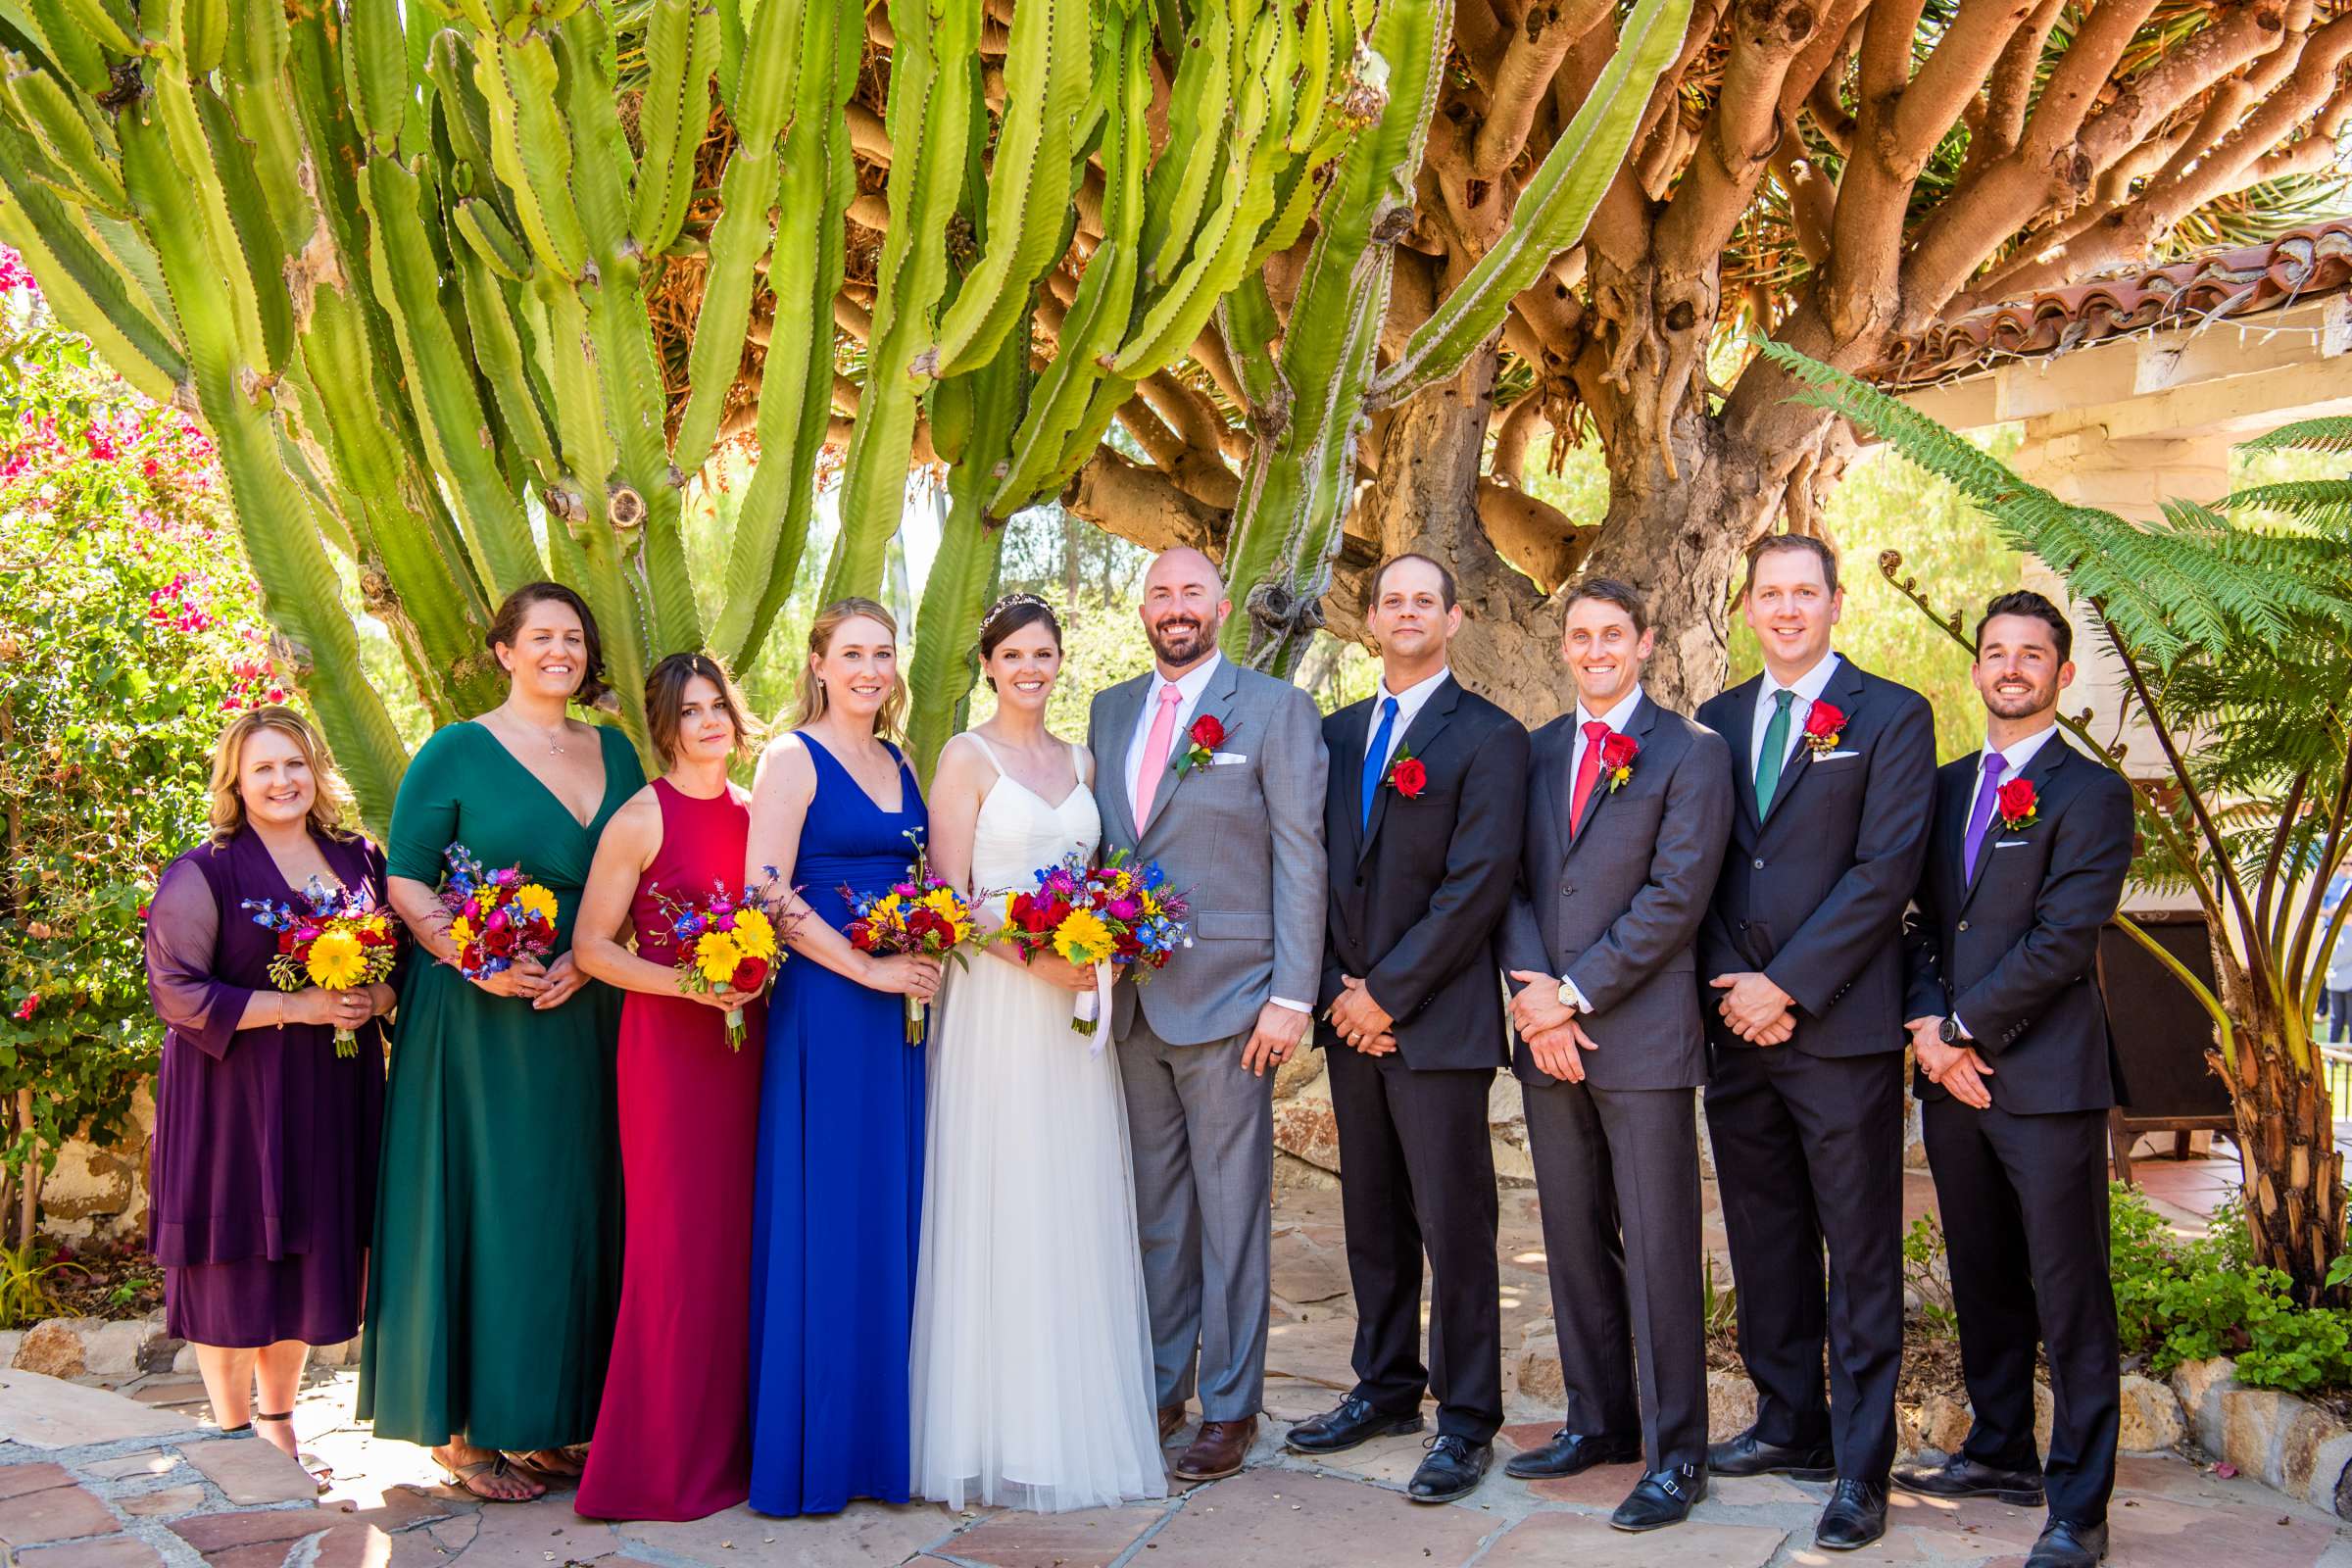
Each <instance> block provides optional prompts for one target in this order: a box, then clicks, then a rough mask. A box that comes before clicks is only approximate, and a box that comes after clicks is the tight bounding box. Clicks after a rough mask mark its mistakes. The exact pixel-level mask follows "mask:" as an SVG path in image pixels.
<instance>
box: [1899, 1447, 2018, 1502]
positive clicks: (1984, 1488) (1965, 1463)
mask: <svg viewBox="0 0 2352 1568" xmlns="http://www.w3.org/2000/svg"><path fill="white" fill-rule="evenodd" d="M1894 1484H1895V1485H1896V1486H1898V1487H1900V1488H1902V1489H1903V1490H1904V1491H1905V1492H1916V1493H1919V1494H1921V1495H1924V1496H1930V1497H1998V1498H2000V1499H2001V1501H2003V1502H2009V1503H2015V1504H2016V1505H2017V1506H2019V1507H2021V1508H2038V1507H2040V1506H2041V1477H2040V1476H2038V1475H2036V1474H2035V1473H2034V1472H2033V1471H2031V1470H2002V1469H1998V1468H1996V1467H1995V1466H1992V1465H1988V1464H1979V1463H1978V1462H1977V1461H1976V1460H1974V1459H1971V1458H1969V1457H1968V1456H1967V1455H1966V1454H1960V1453H1955V1454H1953V1455H1952V1456H1951V1457H1950V1458H1949V1459H1946V1460H1944V1461H1943V1463H1942V1464H1940V1465H1938V1466H1937V1467H1936V1468H1935V1469H1933V1470H1897V1471H1896V1472H1895V1473H1894Z"/></svg>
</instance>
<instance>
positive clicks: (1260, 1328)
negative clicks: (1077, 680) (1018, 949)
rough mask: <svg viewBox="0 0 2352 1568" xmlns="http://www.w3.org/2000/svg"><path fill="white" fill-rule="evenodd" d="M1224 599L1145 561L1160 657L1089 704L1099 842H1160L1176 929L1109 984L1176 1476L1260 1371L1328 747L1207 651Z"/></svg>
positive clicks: (1134, 852) (1280, 697)
mask: <svg viewBox="0 0 2352 1568" xmlns="http://www.w3.org/2000/svg"><path fill="white" fill-rule="evenodd" d="M1232 612H1233V605H1232V603H1231V601H1229V600H1228V599H1227V598H1226V597H1225V585H1224V582H1223V581H1222V579H1220V578H1219V576H1218V574H1217V568H1216V567H1215V565H1213V564H1211V563H1210V562H1209V559H1208V558H1207V557H1206V556H1204V555H1202V554H1201V552H1200V551H1198V550H1189V549H1176V550H1170V551H1168V552H1167V553H1165V554H1164V555H1162V556H1160V557H1159V558H1158V559H1157V560H1155V561H1154V562H1152V567H1151V570H1150V571H1148V572H1147V573H1145V576H1144V602H1143V606H1142V613H1143V621H1144V631H1145V634H1146V635H1147V636H1148V637H1149V638H1150V639H1151V642H1152V653H1153V655H1154V656H1155V666H1156V667H1155V668H1154V669H1153V670H1152V671H1151V672H1149V673H1146V674H1143V675H1139V676H1137V677H1135V678H1134V679H1133V680H1127V681H1122V682H1120V683H1119V684H1118V685H1116V686H1113V687H1110V688H1109V689H1108V690H1106V691H1103V692H1101V693H1099V694H1097V696H1096V698H1095V701H1094V707H1093V711H1091V713H1090V714H1089V716H1088V721H1087V745H1088V747H1089V749H1090V750H1092V751H1093V753H1094V755H1095V757H1096V760H1097V766H1096V769H1095V800H1096V804H1097V806H1098V807H1099V808H1100V810H1101V814H1102V818H1103V847H1104V849H1105V850H1116V851H1125V852H1126V853H1127V854H1129V855H1130V856H1132V857H1133V858H1135V859H1137V860H1139V861H1145V860H1156V861H1158V862H1159V864H1160V867H1161V868H1162V869H1163V870H1165V871H1166V872H1167V874H1168V878H1169V881H1170V882H1171V883H1172V884H1173V885H1174V886H1175V887H1178V888H1181V889H1183V890H1185V892H1186V895H1187V897H1188V898H1189V899H1190V900H1191V903H1192V909H1193V916H1192V939H1191V945H1190V947H1188V948H1187V949H1185V950H1184V951H1182V952H1180V953H1178V954H1177V955H1176V956H1174V957H1173V958H1172V959H1171V960H1170V961H1169V963H1168V965H1167V967H1166V968H1165V969H1163V970H1161V971H1160V972H1159V973H1158V974H1156V975H1154V976H1153V977H1152V983H1151V984H1150V985H1148V986H1143V987H1140V988H1139V987H1137V986H1135V985H1133V984H1122V985H1121V986H1120V987H1119V989H1118V995H1117V997H1116V999H1115V1000H1114V1003H1113V1008H1112V1020H1111V1022H1112V1028H1113V1031H1114V1034H1115V1037H1116V1038H1117V1040H1118V1043H1119V1072H1120V1077H1121V1081H1122V1084H1123V1086H1124V1090H1125V1093H1126V1097H1127V1126H1128V1137H1129V1142H1130V1145H1131V1149H1132V1152H1133V1157H1134V1161H1135V1196H1136V1228H1137V1233H1138V1236H1139V1238H1140V1240H1141V1242H1142V1245H1143V1252H1144V1289H1145V1294H1146V1296H1147V1298H1148V1299H1149V1300H1150V1303H1151V1309H1152V1363H1153V1374H1154V1378H1155V1381H1156V1383H1157V1385H1158V1389H1157V1393H1158V1403H1159V1431H1160V1438H1161V1441H1163V1442H1165V1441H1166V1440H1167V1439H1168V1438H1170V1437H1172V1436H1174V1435H1175V1433H1176V1432H1177V1430H1178V1429H1179V1428H1181V1427H1182V1426H1183V1425H1184V1419H1185V1405H1186V1402H1187V1401H1188V1400H1189V1399H1190V1398H1191V1397H1192V1395H1193V1393H1194V1392H1195V1390H1196V1388H1198V1391H1199V1393H1200V1395H1201V1430H1200V1432H1199V1433H1198V1434H1197V1435H1196V1436H1195V1438H1194V1440H1193V1443H1192V1445H1191V1446H1189V1447H1187V1448H1186V1449H1185V1451H1184V1453H1183V1454H1182V1455H1181V1456H1180V1457H1179V1458H1178V1459H1177V1461H1176V1465H1175V1473H1176V1476H1177V1478H1178V1479H1179V1480H1184V1481H1208V1480H1213V1479H1215V1478H1216V1477H1218V1476H1227V1475H1232V1474H1233V1473H1234V1472H1236V1471H1238V1470H1239V1469H1241V1468H1242V1464H1243V1462H1244V1460H1245V1459H1246V1458H1247V1457H1248V1455H1249V1452H1250V1443H1251V1442H1252V1441H1253V1440H1254V1439H1255V1437H1256V1435H1257V1411H1258V1407H1259V1405H1260V1403H1261V1402H1262V1397H1263V1395H1264V1392H1265V1369H1266V1330H1267V1325H1268V1315H1269V1308H1268V1301H1269V1299H1270V1298H1269V1291H1270V1286H1271V1278H1272V1275H1271V1266H1270V1260H1269V1250H1270V1247H1271V1233H1272V1226H1273V1215H1272V1211H1271V1209H1272V1199H1271V1193H1272V1180H1273V1164H1274V1099H1273V1094H1274V1080H1273V1076H1272V1074H1273V1071H1274V1069H1275V1068H1277V1067H1279V1066H1281V1065H1282V1063H1283V1062H1285V1061H1287V1060H1288V1059H1290V1056H1291V1054H1292V1053H1293V1052H1294V1051H1296V1050H1297V1049H1298V1048H1299V1043H1300V1041H1301V1040H1303V1039H1304V1038H1305V1035H1306V1031H1307V1025H1308V1023H1309V1021H1310V1020H1311V1017H1312V1008H1313V1004H1314V998H1315V994H1316V989H1317V986H1318V984H1319V982H1320V978H1321V975H1322V971H1323V911H1324V903H1325V899H1326V897H1327V892H1326V889H1325V886H1324V854H1323V830H1322V822H1321V816H1320V813H1321V810H1322V805H1323V788H1324V773H1325V757H1324V750H1323V736H1322V729H1321V722H1320V720H1319V718H1318V717H1317V715H1316V712H1315V706H1314V704H1313V703H1312V702H1310V701H1309V700H1308V698H1307V696H1306V694H1305V693H1304V692H1302V691H1300V690H1299V688H1298V687H1296V686H1293V685H1291V684H1290V683H1289V682H1287V681H1280V680H1276V679H1274V678H1272V677H1271V676H1267V675H1261V674H1259V673H1258V672H1257V671H1255V670H1251V669H1244V668H1243V667H1241V666H1240V665H1238V664H1235V663H1233V662H1230V661H1229V660H1226V659H1224V658H1223V657H1221V656H1220V655H1219V654H1218V652H1217V633H1218V632H1219V630H1220V629H1222V627H1223V626H1224V624H1225V617H1226V616H1227V615H1229V614H1231V613H1232Z"/></svg>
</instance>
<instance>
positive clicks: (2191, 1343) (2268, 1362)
mask: <svg viewBox="0 0 2352 1568" xmlns="http://www.w3.org/2000/svg"><path fill="white" fill-rule="evenodd" d="M2110 1215H2111V1218H2110V1223H2109V1232H2108V1255H2109V1262H2110V1265H2111V1273H2112V1275H2113V1278H2114V1282H2115V1316H2116V1325H2117V1328H2118V1329H2119V1331H2120V1333H2121V1336H2122V1340H2123V1348H2124V1353H2125V1354H2127V1355H2144V1356H2145V1357H2147V1360H2148V1365H2149V1368H2150V1370H2151V1371H2153V1372H2154V1373H2155V1374H2156V1375H2157V1376H2159V1377H2162V1376H2164V1375H2165V1374H2167V1373H2169V1372H2171V1371H2172V1369H2173V1368H2174V1367H2176V1366H2179V1365H2180V1363H2181V1362H2183V1361H2202V1360H2205V1359H2208V1358H2209V1357H2212V1356H2216V1355H2227V1356H2231V1357H2234V1358H2235V1359H2236V1362H2237V1380H2238V1381H2239V1382H2240V1383H2243V1384H2245V1385H2246V1386H2247V1387H2249V1388H2257V1389H2284V1390H2286V1391H2288V1392H2289V1393H2293V1394H2308V1393H2311V1392H2312V1391H2314V1390H2317V1389H2340V1388H2345V1387H2352V1313H2346V1312H2343V1311H2340V1310H2338V1309H2336V1308H2333V1307H2302V1306H2297V1305H2296V1304H2295V1302H2294V1299H2293V1298H2292V1296H2291V1295H2290V1294H2289V1288H2290V1282H2289V1280H2288V1279H2287V1276H2286V1275H2285V1274H2283V1273H2281V1272H2280V1271H2278V1269H2272V1268H2255V1267H2253V1266H2251V1265H2250V1263H2249V1262H2248V1260H2247V1253H2248V1250H2249V1248H2248V1243H2247V1239H2246V1228H2245V1226H2244V1224H2243V1223H2242V1222H2241V1220H2240V1217H2239V1209H2238V1206H2237V1204H2236V1203H2235V1202H2234V1201H2232V1202H2229V1203H2225V1204H2224V1205H2223V1206H2222V1207H2220V1208H2217V1209H2216V1210H2215V1211H2214V1214H2213V1218H2212V1223H2211V1227H2210V1229H2209V1231H2208V1234H2206V1235H2205V1236H2202V1237H2181V1236H2177V1235H2175V1234H2174V1233H2173V1230H2172V1227H2171V1226H2170V1225H2168V1224H2167V1223H2166V1222H2165V1220H2164V1219H2163V1218H2162V1216H2160V1215H2158V1214H2157V1212H2156V1211H2155V1210H2154V1209H2153V1208H2151V1207H2149V1205H2148V1202H2147V1201H2146V1200H2145V1199H2143V1198H2141V1197H2140V1196H2139V1195H2138V1194H2137V1193H2134V1192H2131V1190H2130V1189H2128V1188H2125V1187H2122V1186H2120V1185H2118V1186H2116V1187H2115V1188H2114V1189H2113V1201H2112V1203H2111V1206H2110ZM2339 1262H2340V1260H2339Z"/></svg>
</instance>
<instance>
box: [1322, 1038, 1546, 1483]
mask: <svg viewBox="0 0 2352 1568" xmlns="http://www.w3.org/2000/svg"><path fill="white" fill-rule="evenodd" d="M1324 1054H1325V1055H1326V1056H1327V1057H1328V1058H1329V1071H1330V1073H1331V1107H1332V1113H1333V1115H1334V1117H1335V1118H1336V1119H1337V1121H1338V1123H1339V1132H1340V1208H1341V1212H1342V1214H1343V1215H1344V1216H1345V1217H1346V1219H1347V1222H1348V1281H1349V1283H1350V1284H1351V1285H1353V1286H1354V1288H1355V1312H1356V1318H1355V1362H1354V1365H1355V1376H1356V1385H1355V1389H1354V1394H1355V1397H1357V1398H1360V1399H1363V1400H1365V1401H1367V1402H1368V1403H1370V1404H1371V1405H1372V1406H1373V1407H1374V1408H1376V1409H1380V1410H1386V1411H1388V1412H1389V1413H1391V1414H1393V1415H1412V1414H1417V1413H1418V1412H1419V1410H1420V1408H1421V1395H1422V1391H1423V1389H1424V1388H1425V1387H1426V1388H1427V1390H1428V1391H1429V1392H1430V1393H1431V1394H1433V1395H1435V1396H1436V1397H1437V1400H1438V1430H1439V1431H1440V1432H1442V1433H1449V1434H1451V1435H1453V1436H1455V1437H1461V1438H1467V1439H1468V1440H1469V1441H1471V1442H1472V1443H1488V1442H1491V1441H1493V1439H1494V1437H1495V1430H1496V1429H1497V1428H1499V1427H1500V1426H1501V1425H1502V1306H1501V1289H1500V1281H1499V1277H1498V1269H1497V1265H1496V1263H1495V1216H1496V1198H1495V1149H1494V1145H1493V1144H1492V1143H1491V1142H1489V1140H1488V1134H1487V1095H1488V1093H1489V1091H1490V1090H1492V1089H1493V1087H1494V1084H1495V1074H1494V1073H1493V1072H1492V1071H1491V1070H1490V1071H1478V1072H1458V1071H1446V1072H1415V1071H1413V1070H1412V1069H1411V1068H1409V1067H1407V1066H1405V1064H1404V1061H1403V1058H1402V1057H1400V1056H1398V1055H1397V1054H1394V1053H1391V1054H1388V1055H1385V1056H1367V1055H1365V1054H1363V1053H1362V1052H1359V1051H1356V1050H1354V1049H1353V1048H1351V1047H1348V1046H1340V1045H1335V1046H1332V1047H1329V1048H1328V1049H1327V1050H1326V1051H1325V1053H1324ZM1424 1250H1427V1252H1428V1253H1429V1271H1430V1282H1431V1296H1432V1300H1431V1303H1430V1317H1429V1338H1430V1355H1429V1366H1428V1369H1427V1370H1426V1371H1424V1370H1423V1368H1422V1364H1421V1254H1422V1252H1423V1251H1424Z"/></svg>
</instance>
